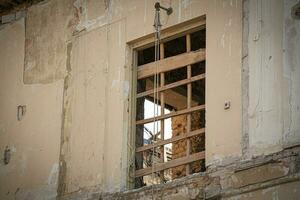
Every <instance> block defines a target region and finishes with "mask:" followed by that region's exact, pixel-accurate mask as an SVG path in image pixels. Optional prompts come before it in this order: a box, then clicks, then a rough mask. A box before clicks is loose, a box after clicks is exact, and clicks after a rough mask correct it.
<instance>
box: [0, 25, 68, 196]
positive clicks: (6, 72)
mask: <svg viewBox="0 0 300 200" xmlns="http://www.w3.org/2000/svg"><path fill="white" fill-rule="evenodd" d="M24 43H25V26H24V19H21V20H19V21H17V22H15V23H14V24H8V25H6V26H5V27H4V28H3V29H1V31H0V44H1V45H0V46H1V48H0V60H1V62H0V108H1V111H0V152H1V164H0V199H36V200H37V199H43V198H44V199H50V198H55V196H56V190H57V180H58V170H59V145H60V142H59V141H60V133H61V110H62V97H63V95H62V94H63V93H62V92H63V81H56V82H53V83H51V84H34V85H25V84H23V67H24ZM19 105H26V113H25V116H24V117H23V119H22V120H21V121H18V120H17V107H18V106H19ZM6 146H8V148H9V149H11V160H10V162H9V163H8V164H7V165H4V163H3V152H4V149H5V148H6Z"/></svg>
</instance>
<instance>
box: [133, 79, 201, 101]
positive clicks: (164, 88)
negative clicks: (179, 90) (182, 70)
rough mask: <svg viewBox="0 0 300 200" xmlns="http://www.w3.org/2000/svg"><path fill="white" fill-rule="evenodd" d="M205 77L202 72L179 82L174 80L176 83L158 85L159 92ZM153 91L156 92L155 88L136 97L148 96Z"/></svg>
mask: <svg viewBox="0 0 300 200" xmlns="http://www.w3.org/2000/svg"><path fill="white" fill-rule="evenodd" d="M204 78H205V74H200V75H197V76H193V77H191V78H187V79H184V80H180V81H177V82H174V83H170V84H168V85H164V86H161V87H158V88H157V92H161V91H164V90H168V89H172V88H175V87H178V86H181V85H185V84H188V83H192V82H195V81H199V80H201V79H204ZM153 93H154V90H153V89H152V90H148V91H145V92H141V93H138V94H137V95H136V98H140V97H144V96H147V95H149V94H153Z"/></svg>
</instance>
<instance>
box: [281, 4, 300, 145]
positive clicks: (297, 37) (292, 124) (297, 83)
mask: <svg viewBox="0 0 300 200" xmlns="http://www.w3.org/2000/svg"><path fill="white" fill-rule="evenodd" d="M298 2H299V1H296V0H289V1H284V18H283V23H284V32H283V88H284V90H283V97H284V99H283V101H284V105H283V109H284V121H283V122H284V135H283V145H284V146H292V145H297V144H299V143H300V100H299V99H300V57H299V56H297V52H299V51H300V20H295V19H294V18H292V16H291V8H292V7H293V6H294V5H296V4H297V3H298Z"/></svg>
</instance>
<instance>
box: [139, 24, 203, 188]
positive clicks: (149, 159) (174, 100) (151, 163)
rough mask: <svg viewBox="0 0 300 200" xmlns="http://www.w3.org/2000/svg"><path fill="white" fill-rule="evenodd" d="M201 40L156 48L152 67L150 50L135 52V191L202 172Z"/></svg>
mask: <svg viewBox="0 0 300 200" xmlns="http://www.w3.org/2000/svg"><path fill="white" fill-rule="evenodd" d="M200 28H201V27H199V29H200ZM205 37H206V36H205V28H202V29H201V30H197V31H194V32H189V33H187V34H185V35H184V36H182V35H181V36H180V37H177V38H175V39H173V40H169V41H167V42H161V44H160V46H159V56H158V57H160V58H159V60H158V61H157V62H154V61H155V48H154V47H150V48H148V49H143V50H138V51H137V59H138V62H137V65H138V66H137V86H136V95H135V96H136V104H135V105H136V108H135V109H136V117H135V146H136V149H135V187H136V188H138V187H142V186H147V185H153V184H159V183H165V182H168V181H172V180H174V179H176V178H180V177H184V176H186V175H188V174H192V173H197V172H202V171H205V45H206V43H205V39H206V38H205ZM183 49H184V50H183ZM153 59H154V60H153ZM157 66H159V67H158V68H157ZM156 73H157V75H158V76H156V79H155V74H156ZM155 83H156V85H157V87H156V88H155V87H154V85H155ZM154 106H155V107H156V109H157V113H155V110H154V109H153V107H154ZM154 123H155V125H154ZM154 127H156V128H154Z"/></svg>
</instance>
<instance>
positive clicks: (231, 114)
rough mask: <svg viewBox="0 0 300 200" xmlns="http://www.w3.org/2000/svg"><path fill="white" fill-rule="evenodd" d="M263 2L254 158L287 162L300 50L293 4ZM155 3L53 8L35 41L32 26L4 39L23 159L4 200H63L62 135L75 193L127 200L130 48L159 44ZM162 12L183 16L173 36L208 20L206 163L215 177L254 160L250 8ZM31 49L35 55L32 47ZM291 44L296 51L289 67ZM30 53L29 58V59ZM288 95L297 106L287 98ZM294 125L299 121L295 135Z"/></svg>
mask: <svg viewBox="0 0 300 200" xmlns="http://www.w3.org/2000/svg"><path fill="white" fill-rule="evenodd" d="M109 2H110V3H109ZM255 2H256V3H257V1H255ZM255 2H254V1H250V5H249V9H251V12H250V16H249V20H250V23H249V77H250V78H249V88H247V90H249V99H248V100H249V108H248V117H249V118H248V121H247V123H249V129H248V132H249V134H248V137H249V149H248V150H249V151H250V152H251V153H253V154H262V153H268V152H274V151H278V150H280V149H281V148H282V145H281V144H282V138H283V137H284V136H288V137H286V140H285V141H286V144H290V141H294V138H298V136H299V134H298V132H297V131H298V130H299V127H298V125H297V124H300V123H297V119H299V114H297V112H294V109H297V108H298V107H299V105H298V104H299V101H298V100H297V98H298V96H297V94H299V92H298V91H299V87H296V86H295V85H297V83H298V82H299V78H298V77H299V76H297V74H299V73H298V72H299V70H298V68H296V69H295V71H291V70H292V69H293V65H292V64H293V63H292V64H291V63H290V64H289V65H286V66H289V67H287V68H285V69H283V67H282V66H283V65H282V63H283V59H284V58H286V57H284V56H295V55H294V54H293V52H296V51H294V50H295V49H294V48H297V47H292V46H291V44H290V43H288V38H290V37H285V39H283V38H284V37H283V36H284V33H283V27H284V26H283V23H277V22H278V21H283V18H282V17H283V13H284V11H283V10H284V9H283V3H280V1H276V3H271V1H262V2H261V1H258V2H260V3H261V4H260V5H257V4H256V3H255ZM272 2H273V1H272ZM154 3H155V0H144V1H143V0H112V1H96V0H77V1H74V3H73V2H72V1H69V0H67V1H65V2H64V3H61V2H60V0H52V1H46V2H45V3H42V4H40V5H36V6H33V7H32V8H31V9H29V11H28V16H29V17H28V18H27V20H28V21H27V26H29V27H28V29H27V27H26V35H25V29H24V21H23V20H21V21H18V22H15V23H14V24H13V25H7V26H6V27H5V28H4V29H1V30H0V44H1V48H0V60H1V62H0V70H1V73H0V78H1V79H0V81H1V85H0V94H1V99H0V103H1V104H0V106H1V113H0V152H3V150H4V148H5V146H6V145H9V146H12V148H13V150H14V152H13V156H12V161H11V163H10V164H9V165H8V166H2V165H1V166H0V183H1V184H0V192H1V193H0V195H6V193H7V192H8V191H10V193H9V195H11V196H10V197H13V193H14V192H15V191H16V190H17V188H18V187H19V188H20V191H19V192H20V194H26V195H32V198H37V199H38V198H39V197H40V196H39V195H46V194H47V195H48V196H54V195H55V194H56V184H57V166H58V161H59V151H60V149H59V148H60V142H61V140H60V136H61V134H62V135H63V138H64V140H63V143H62V155H63V159H64V161H66V169H65V170H66V174H65V177H63V178H62V181H63V183H65V184H66V191H65V192H74V191H78V190H79V191H80V190H82V189H84V188H94V189H95V190H98V191H99V190H100V191H106V192H114V191H119V190H123V189H126V187H127V171H128V161H127V158H128V157H129V155H128V149H130V148H132V144H130V142H129V139H128V138H129V135H128V134H129V132H128V131H129V126H128V125H129V120H130V118H129V115H128V112H127V111H128V110H130V109H129V107H128V105H130V104H129V103H128V100H129V99H130V94H131V88H130V87H131V79H130V77H131V76H130V74H131V73H132V71H131V66H130V65H128V61H129V60H130V58H131V56H132V55H131V52H130V51H129V47H128V46H127V45H126V44H127V43H128V42H130V41H132V40H134V39H137V38H140V37H142V36H145V35H147V34H150V33H152V32H153V19H154V8H153V5H154ZM161 3H162V4H163V5H165V6H172V7H173V9H174V13H173V14H172V15H171V16H169V17H168V16H166V15H165V14H164V13H162V20H161V21H162V24H163V27H164V28H166V27H170V26H172V25H175V24H178V23H180V22H183V21H186V20H189V19H193V18H195V17H198V16H202V15H206V19H207V49H206V51H207V63H206V64H207V65H206V67H207V88H206V90H207V99H206V102H207V113H206V120H207V124H206V127H207V132H206V156H207V158H206V162H207V165H212V164H215V163H224V162H230V161H232V160H233V159H238V158H239V157H240V156H241V149H242V147H241V143H242V141H241V136H242V131H241V127H242V120H241V108H242V103H241V101H242V97H241V92H242V86H241V70H242V1H241V0H236V1H233V0H223V1H211V0H185V1H182V0H162V1H161ZM286 6H287V7H288V6H290V5H286ZM57 7H59V10H58V11H57V12H56V8H57ZM48 8H49V9H48ZM257 8H259V9H262V11H263V12H260V10H257ZM40 9H41V10H43V11H45V12H41V10H40ZM268 9H273V10H276V12H267V11H268ZM257 13H263V15H262V16H261V17H262V18H263V19H264V21H265V22H266V26H263V27H261V26H260V21H259V20H260V19H259V18H257V16H259V15H258V14H257ZM268 13H269V14H268ZM275 13H276V15H275ZM273 14H274V16H273ZM33 16H34V17H33ZM287 18H288V17H287ZM34 20H37V21H34ZM64 20H66V21H64ZM287 20H288V19H287ZM55 22H57V23H55ZM293 23H295V24H296V23H297V22H293ZM271 25H272V26H271ZM66 27H67V28H66ZM296 27H298V25H297V26H296ZM52 29H53V30H55V34H54V33H53V32H51V30H52ZM297 30H298V29H297ZM36 34H37V35H41V34H42V36H41V38H40V39H37V38H35V36H36ZM285 34H289V32H288V31H287V32H286V33H285ZM72 35H73V36H72ZM60 36H61V37H60ZM297 37H298V36H297ZM27 39H29V40H27ZM30 39H32V41H34V42H33V43H34V44H35V45H31V46H30V44H31V43H30V41H31V40H30ZM283 40H284V41H286V43H283V44H284V45H286V46H287V47H286V48H287V49H289V51H290V52H289V53H288V54H286V55H284V56H283V54H282V49H283V47H282V45H281V44H282V41H283ZM11 41H13V42H11ZM43 43H45V45H48V47H47V48H44V47H45V46H43ZM70 43H72V48H70V49H69V50H70V53H68V51H67V44H70ZM28 45H29V46H28ZM24 46H25V49H29V53H27V54H25V53H24ZM41 46H42V47H43V48H41ZM56 50H57V51H56ZM296 50H297V49H296ZM30 52H31V53H30ZM57 52H60V53H57ZM24 54H25V61H30V62H34V63H35V65H34V67H30V66H29V67H28V63H27V64H26V65H25V74H24V76H25V83H34V84H31V85H24V84H23V80H22V77H23V69H24ZM12 55H14V56H12ZM37 55H38V56H37ZM49 58H51V59H50V61H51V62H50V61H49V60H48V59H49ZM287 60H288V59H287ZM298 62H299V60H296V61H295V63H296V64H297V63H298ZM282 72H284V76H285V77H284V78H283V77H282ZM63 79H65V80H63ZM289 80H292V81H289ZM45 83H48V84H45ZM287 91H288V93H289V94H286V93H285V94H284V92H287ZM63 94H64V95H63ZM284 95H288V96H289V97H290V96H291V98H284V97H287V96H284ZM225 101H230V102H231V105H232V106H231V108H230V109H229V110H224V102H225ZM288 102H292V104H291V105H292V106H290V104H288ZM19 104H26V105H27V113H26V116H25V118H24V119H23V120H22V121H21V122H18V121H17V120H16V107H17V105H19ZM62 105H64V107H63V108H62ZM62 110H63V112H62ZM284 116H285V117H286V116H291V118H292V119H293V120H295V121H293V120H292V123H291V126H288V124H289V122H290V121H291V120H290V121H289V120H286V121H284V120H283V119H286V118H285V117H284ZM62 117H63V118H62ZM289 119H290V118H289ZM62 122H63V123H62ZM61 124H63V126H62V127H61ZM286 127H287V128H286ZM288 127H290V128H288ZM61 130H62V131H61ZM285 130H289V131H287V133H288V134H287V135H283V133H284V131H285ZM2 138H3V139H2ZM33 138H34V139H33ZM17 158H18V159H17ZM229 158H230V159H229ZM41 165H42V167H40V166H41ZM9 166H10V167H9ZM24 166H25V167H24ZM2 177H3V178H2ZM49 177H50V178H49ZM52 177H53V179H52ZM15 179H18V180H20V181H18V182H15V181H13V180H15ZM2 180H4V181H5V183H6V184H2V182H1V181H2ZM49 180H51V181H49ZM52 180H53V181H52ZM7 182H8V183H7ZM28 191H31V193H28ZM19 192H18V193H19ZM9 195H8V196H9ZM0 197H1V196H0Z"/></svg>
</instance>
